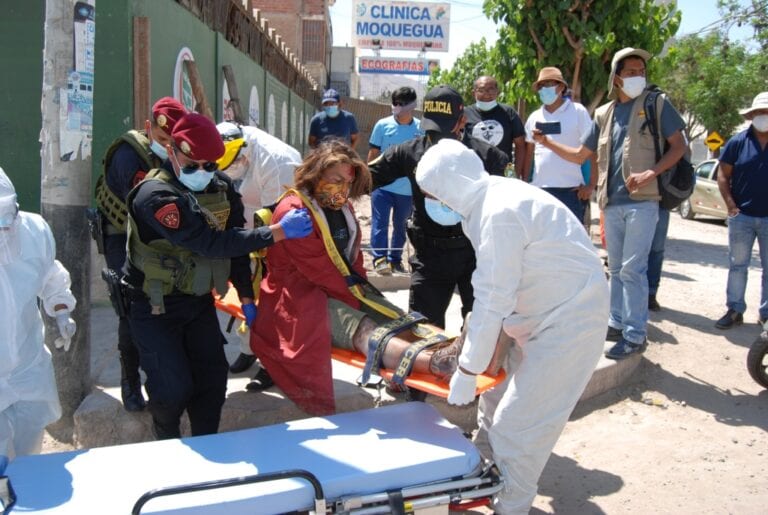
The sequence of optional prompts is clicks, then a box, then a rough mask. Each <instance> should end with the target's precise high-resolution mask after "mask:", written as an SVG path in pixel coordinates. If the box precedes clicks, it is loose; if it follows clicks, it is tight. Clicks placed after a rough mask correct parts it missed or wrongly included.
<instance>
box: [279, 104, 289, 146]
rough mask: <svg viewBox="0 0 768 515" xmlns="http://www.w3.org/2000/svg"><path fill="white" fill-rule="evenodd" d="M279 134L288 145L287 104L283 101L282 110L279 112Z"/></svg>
mask: <svg viewBox="0 0 768 515" xmlns="http://www.w3.org/2000/svg"><path fill="white" fill-rule="evenodd" d="M280 125H282V127H280V132H281V134H282V136H283V141H285V142H286V143H288V104H286V103H285V101H283V108H282V109H281V110H280Z"/></svg>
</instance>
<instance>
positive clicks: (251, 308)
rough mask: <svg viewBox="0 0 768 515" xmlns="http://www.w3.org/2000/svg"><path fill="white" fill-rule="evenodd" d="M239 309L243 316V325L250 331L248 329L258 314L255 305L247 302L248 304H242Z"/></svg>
mask: <svg viewBox="0 0 768 515" xmlns="http://www.w3.org/2000/svg"><path fill="white" fill-rule="evenodd" d="M240 309H241V310H242V311H243V315H245V325H247V326H248V328H249V329H250V327H251V326H252V325H253V323H254V322H255V321H256V315H257V314H258V310H257V309H256V304H254V303H253V302H249V303H248V304H243V305H242V306H240Z"/></svg>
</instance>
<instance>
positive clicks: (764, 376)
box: [747, 331, 768, 388]
mask: <svg viewBox="0 0 768 515" xmlns="http://www.w3.org/2000/svg"><path fill="white" fill-rule="evenodd" d="M747 370H749V375H751V376H752V379H754V380H755V381H757V384H759V385H760V386H762V387H763V388H768V332H765V331H763V333H762V334H761V335H760V336H759V337H758V338H757V340H755V341H754V342H753V343H752V346H751V347H750V348H749V354H747Z"/></svg>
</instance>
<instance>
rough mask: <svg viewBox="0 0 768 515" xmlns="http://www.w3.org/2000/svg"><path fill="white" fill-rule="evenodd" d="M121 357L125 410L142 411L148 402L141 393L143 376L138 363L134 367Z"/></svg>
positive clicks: (121, 388) (121, 378)
mask: <svg viewBox="0 0 768 515" xmlns="http://www.w3.org/2000/svg"><path fill="white" fill-rule="evenodd" d="M127 361H130V360H126V359H123V358H120V396H121V397H122V398H123V407H124V408H125V411H142V410H143V409H144V408H145V407H146V406H147V403H146V401H145V400H144V395H142V393H141V376H140V375H139V367H138V363H136V365H135V366H134V367H131V366H130V364H126V362H127Z"/></svg>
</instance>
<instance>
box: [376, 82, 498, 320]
mask: <svg viewBox="0 0 768 515" xmlns="http://www.w3.org/2000/svg"><path fill="white" fill-rule="evenodd" d="M423 113H424V115H423V118H422V121H421V128H422V130H424V131H425V135H424V136H422V137H420V138H414V139H412V140H410V141H407V142H405V143H401V144H400V145H395V146H392V147H389V148H388V149H387V150H386V151H385V152H384V153H383V154H382V155H381V156H379V157H378V158H377V159H375V160H374V161H373V162H371V163H370V164H369V168H370V170H371V174H372V177H373V187H374V188H378V187H379V186H384V185H386V184H390V183H391V182H393V181H395V180H396V179H398V178H399V177H409V178H410V181H411V187H412V190H413V215H412V218H411V219H410V220H409V221H408V228H407V232H408V239H409V240H410V241H411V245H413V248H414V250H415V253H414V255H412V256H411V257H410V259H409V263H410V265H411V290H410V299H409V309H410V310H411V311H418V312H420V313H421V314H423V315H424V316H426V317H427V318H428V319H429V320H430V321H431V322H432V323H433V324H435V325H437V326H440V327H445V311H446V309H448V305H449V304H450V302H451V297H452V296H453V291H454V289H455V288H456V287H458V289H459V295H460V296H461V304H462V308H461V311H462V314H463V315H466V314H467V313H469V312H470V311H472V301H473V294H472V282H471V279H472V272H473V271H474V269H475V253H474V251H473V250H472V245H471V243H470V242H469V240H468V239H467V237H466V236H465V235H464V233H463V232H462V230H461V223H460V220H459V219H455V218H454V215H453V214H452V213H451V211H450V210H446V209H444V206H442V205H441V204H440V202H439V201H437V200H435V199H434V198H425V195H424V193H422V191H421V189H420V188H419V186H418V184H416V179H415V172H416V165H417V163H418V162H419V159H421V156H422V155H424V152H426V151H427V149H428V148H429V147H430V146H432V145H434V144H435V143H437V141H438V140H440V139H442V138H452V139H458V140H461V141H462V142H463V143H464V144H465V145H466V146H467V147H469V148H471V149H472V150H474V151H475V152H476V153H477V155H478V156H479V157H480V159H481V160H482V161H483V165H484V168H485V170H487V171H488V173H490V174H491V175H501V176H503V175H504V170H505V168H506V167H507V164H508V163H509V159H508V158H507V156H506V154H504V152H502V151H501V150H499V149H497V148H496V147H493V146H491V145H489V144H488V143H485V142H484V141H481V140H479V139H477V138H473V137H470V136H466V137H465V136H464V125H465V123H466V120H467V119H466V116H465V115H464V101H463V100H462V98H461V95H459V93H458V92H456V90H455V89H453V88H452V87H450V86H445V85H441V86H437V87H435V88H432V89H431V90H430V91H429V92H428V93H427V94H426V95H425V96H424V109H423ZM456 187H457V188H460V187H461V185H460V184H457V185H456Z"/></svg>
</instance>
